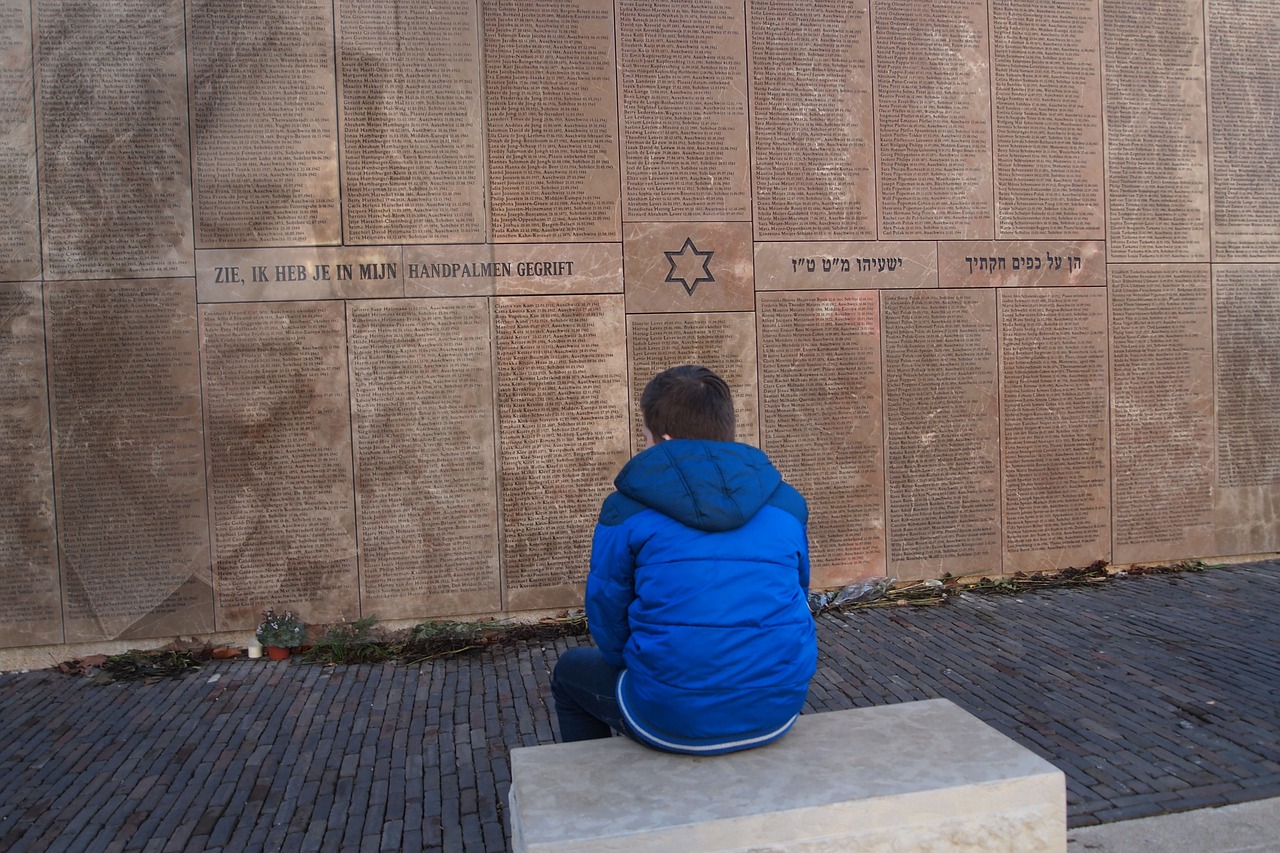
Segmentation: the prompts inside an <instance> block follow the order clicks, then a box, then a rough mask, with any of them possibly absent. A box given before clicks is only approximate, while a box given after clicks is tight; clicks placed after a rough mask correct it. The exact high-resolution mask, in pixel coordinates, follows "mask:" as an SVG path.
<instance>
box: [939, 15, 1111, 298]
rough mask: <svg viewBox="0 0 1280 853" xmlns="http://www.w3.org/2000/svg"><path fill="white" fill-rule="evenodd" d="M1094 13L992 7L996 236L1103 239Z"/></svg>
mask: <svg viewBox="0 0 1280 853" xmlns="http://www.w3.org/2000/svg"><path fill="white" fill-rule="evenodd" d="M1098 16H1099V12H1098V4H1097V3H1095V2H1094V0H994V2H992V4H991V21H992V28H991V53H992V62H991V77H992V84H991V94H992V112H993V114H994V116H993V118H994V126H993V132H994V135H995V142H994V153H995V192H996V236H997V237H1000V238H1004V239H1021V240H1028V239H1058V240H1061V239H1064V238H1068V239H1075V240H1101V239H1103V237H1104V226H1105V221H1104V216H1103V205H1102V202H1103V194H1102V185H1103V171H1104V170H1103V166H1104V164H1103V147H1102V88H1103V84H1102V69H1101V56H1100V51H1099V47H1098V28H1099V24H1098ZM944 286H945V285H944Z"/></svg>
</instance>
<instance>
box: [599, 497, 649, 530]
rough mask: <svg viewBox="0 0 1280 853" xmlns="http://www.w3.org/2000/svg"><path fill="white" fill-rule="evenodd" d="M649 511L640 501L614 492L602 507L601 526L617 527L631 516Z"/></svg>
mask: <svg viewBox="0 0 1280 853" xmlns="http://www.w3.org/2000/svg"><path fill="white" fill-rule="evenodd" d="M646 509H648V507H647V506H645V505H644V504H642V503H640V501H638V500H635V499H633V498H629V497H627V496H626V495H624V494H622V493H621V492H613V493H612V494H610V495H609V497H607V498H605V499H604V503H603V504H601V506H600V518H599V519H598V521H599V523H600V524H603V525H604V526H606V527H617V526H618V525H619V524H622V522H624V521H626V520H627V519H628V518H630V517H631V516H633V515H635V514H637V513H639V512H643V511H644V510H646Z"/></svg>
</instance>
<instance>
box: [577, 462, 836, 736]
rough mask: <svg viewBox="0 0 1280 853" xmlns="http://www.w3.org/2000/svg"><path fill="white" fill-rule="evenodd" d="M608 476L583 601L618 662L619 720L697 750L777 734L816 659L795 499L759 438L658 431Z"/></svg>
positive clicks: (603, 645) (799, 502) (604, 648)
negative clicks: (755, 443) (752, 442)
mask: <svg viewBox="0 0 1280 853" xmlns="http://www.w3.org/2000/svg"><path fill="white" fill-rule="evenodd" d="M614 485H615V486H616V487H617V491H616V492H615V493H613V494H611V495H610V496H609V497H608V498H606V499H605V502H604V506H603V508H602V509H601V511H600V521H599V524H597V526H596V532H595V540H594V543H593V545H592V549H591V574H590V576H589V577H588V578H587V597H586V607H587V619H588V621H589V623H590V626H591V635H592V636H593V637H594V638H595V641H596V645H598V646H599V648H600V650H601V652H602V653H603V654H604V656H605V658H606V659H607V660H608V661H610V662H611V663H613V664H614V665H616V666H624V667H626V671H625V672H624V673H623V675H622V677H621V678H620V679H619V681H618V701H619V702H620V703H621V705H622V710H623V713H624V714H625V715H626V719H627V723H628V725H629V726H630V728H631V729H632V731H633V732H634V733H635V734H636V735H637V736H638V737H639V738H640V739H642V740H644V741H646V742H648V743H650V744H651V745H653V746H655V747H658V748H660V749H665V750H669V751H673V752H688V753H695V754H698V755H709V754H715V753H720V752H732V751H734V750H739V749H747V748H749V747H753V746H759V745H761V744H765V743H768V742H769V741H771V740H775V739H776V738H779V737H781V736H782V735H783V734H785V733H786V731H787V729H789V728H790V727H791V724H792V723H794V722H795V719H796V717H797V716H798V715H799V713H800V709H801V707H802V706H803V705H804V700H805V696H806V693H807V691H808V685H809V679H810V678H811V677H812V676H813V673H814V670H815V669H816V667H817V656H818V645H817V636H816V633H815V631H814V627H813V617H812V616H811V615H810V613H809V608H808V604H807V603H806V596H807V593H808V586H809V547H808V541H807V538H806V533H805V525H806V523H807V520H808V508H807V506H806V505H805V501H804V498H803V497H801V496H800V493H799V492H797V491H796V490H795V489H793V488H792V487H791V486H789V485H787V484H786V483H784V482H783V481H782V475H781V474H779V473H778V471H777V469H776V468H774V467H773V465H772V464H771V463H770V462H769V459H768V457H767V456H765V454H764V452H763V451H761V450H759V449H757V448H755V447H751V446H749V445H746V444H737V443H731V442H719V441H689V440H683V439H671V440H668V441H664V442H661V443H660V444H658V445H656V446H654V447H651V448H649V449H648V450H646V451H644V452H643V453H640V454H638V455H637V456H635V457H634V458H633V459H632V460H631V461H630V462H628V463H627V465H626V466H625V467H624V468H623V469H622V471H621V473H619V474H618V476H617V478H616V479H615V480H614Z"/></svg>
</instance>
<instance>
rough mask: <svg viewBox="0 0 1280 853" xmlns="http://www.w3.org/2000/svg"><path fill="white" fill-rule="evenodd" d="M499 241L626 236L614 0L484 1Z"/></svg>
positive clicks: (495, 236)
mask: <svg viewBox="0 0 1280 853" xmlns="http://www.w3.org/2000/svg"><path fill="white" fill-rule="evenodd" d="M482 8H483V10H484V38H485V42H484V47H485V51H484V62H485V81H486V90H485V99H486V106H487V108H488V129H489V169H490V184H489V186H490V192H491V198H492V211H493V212H492V220H491V221H492V233H493V239H494V240H504V241H513V242H514V241H533V242H546V241H553V240H554V241H571V240H617V239H618V229H619V223H620V217H621V210H622V208H621V199H620V196H619V187H618V183H619V181H618V107H617V83H616V76H615V72H614V63H615V57H614V44H613V38H614V22H613V3H612V2H611V0H574V2H570V3H528V2H521V0H482Z"/></svg>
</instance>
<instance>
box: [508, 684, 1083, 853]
mask: <svg viewBox="0 0 1280 853" xmlns="http://www.w3.org/2000/svg"><path fill="white" fill-rule="evenodd" d="M509 805H510V807H511V812H512V820H511V823H512V845H513V849H515V850H517V851H528V853H533V851H551V850H554V851H557V853H576V851H583V853H585V851H592V852H593V853H595V851H601V853H604V851H623V850H628V851H641V850H643V851H672V850H679V851H690V853H693V851H736V852H737V853H747V851H759V850H770V851H806V853H818V851H834V850H859V851H876V853H889V851H901V850H983V851H1004V853H1037V851H1040V852H1042V853H1048V851H1058V853H1064V851H1065V850H1066V849H1067V826H1066V824H1067V816H1066V783H1065V779H1064V777H1063V775H1062V772H1061V771H1060V770H1058V769H1057V768H1055V767H1054V766H1053V765H1051V764H1050V763H1049V762H1047V761H1045V760H1044V759H1042V758H1040V757H1039V756H1037V755H1035V754H1034V753H1033V752H1031V751H1030V750H1028V749H1026V748H1025V747H1022V746H1020V745H1018V744H1017V743H1015V742H1014V741H1012V740H1010V739H1009V738H1007V737H1005V736H1004V735H1002V734H1000V733H999V732H997V731H996V730H995V729H993V728H991V727H990V726H988V725H986V724H985V723H983V722H981V721H980V720H978V719H977V718H976V717H973V716H972V715H970V714H968V713H966V712H965V711H962V710H961V709H960V708H958V707H957V706H956V705H954V704H953V703H951V702H950V701H948V700H946V699H931V700H928V701H923V702H908V703H904V704H900V705H887V706H881V707H875V708H857V709H854V710H849V711H835V712H829V713H824V714H807V715H805V716H802V717H800V719H799V720H797V721H796V724H795V726H794V728H793V729H792V730H791V732H789V733H788V734H787V735H786V736H785V737H783V738H782V739H781V740H779V741H776V742H774V743H772V744H769V745H768V746H763V747H760V748H758V749H751V750H746V751H743V752H736V753H731V754H729V755H719V756H706V757H702V756H687V755H671V754H668V753H661V752H657V751H655V750H650V749H646V748H645V747H643V746H640V745H639V744H636V743H634V742H632V741H630V740H628V739H626V738H610V739H608V740H603V741H583V742H578V743H565V744H550V745H545V746H537V747H521V748H518V749H513V750H512V751H511V794H510V802H509Z"/></svg>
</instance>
